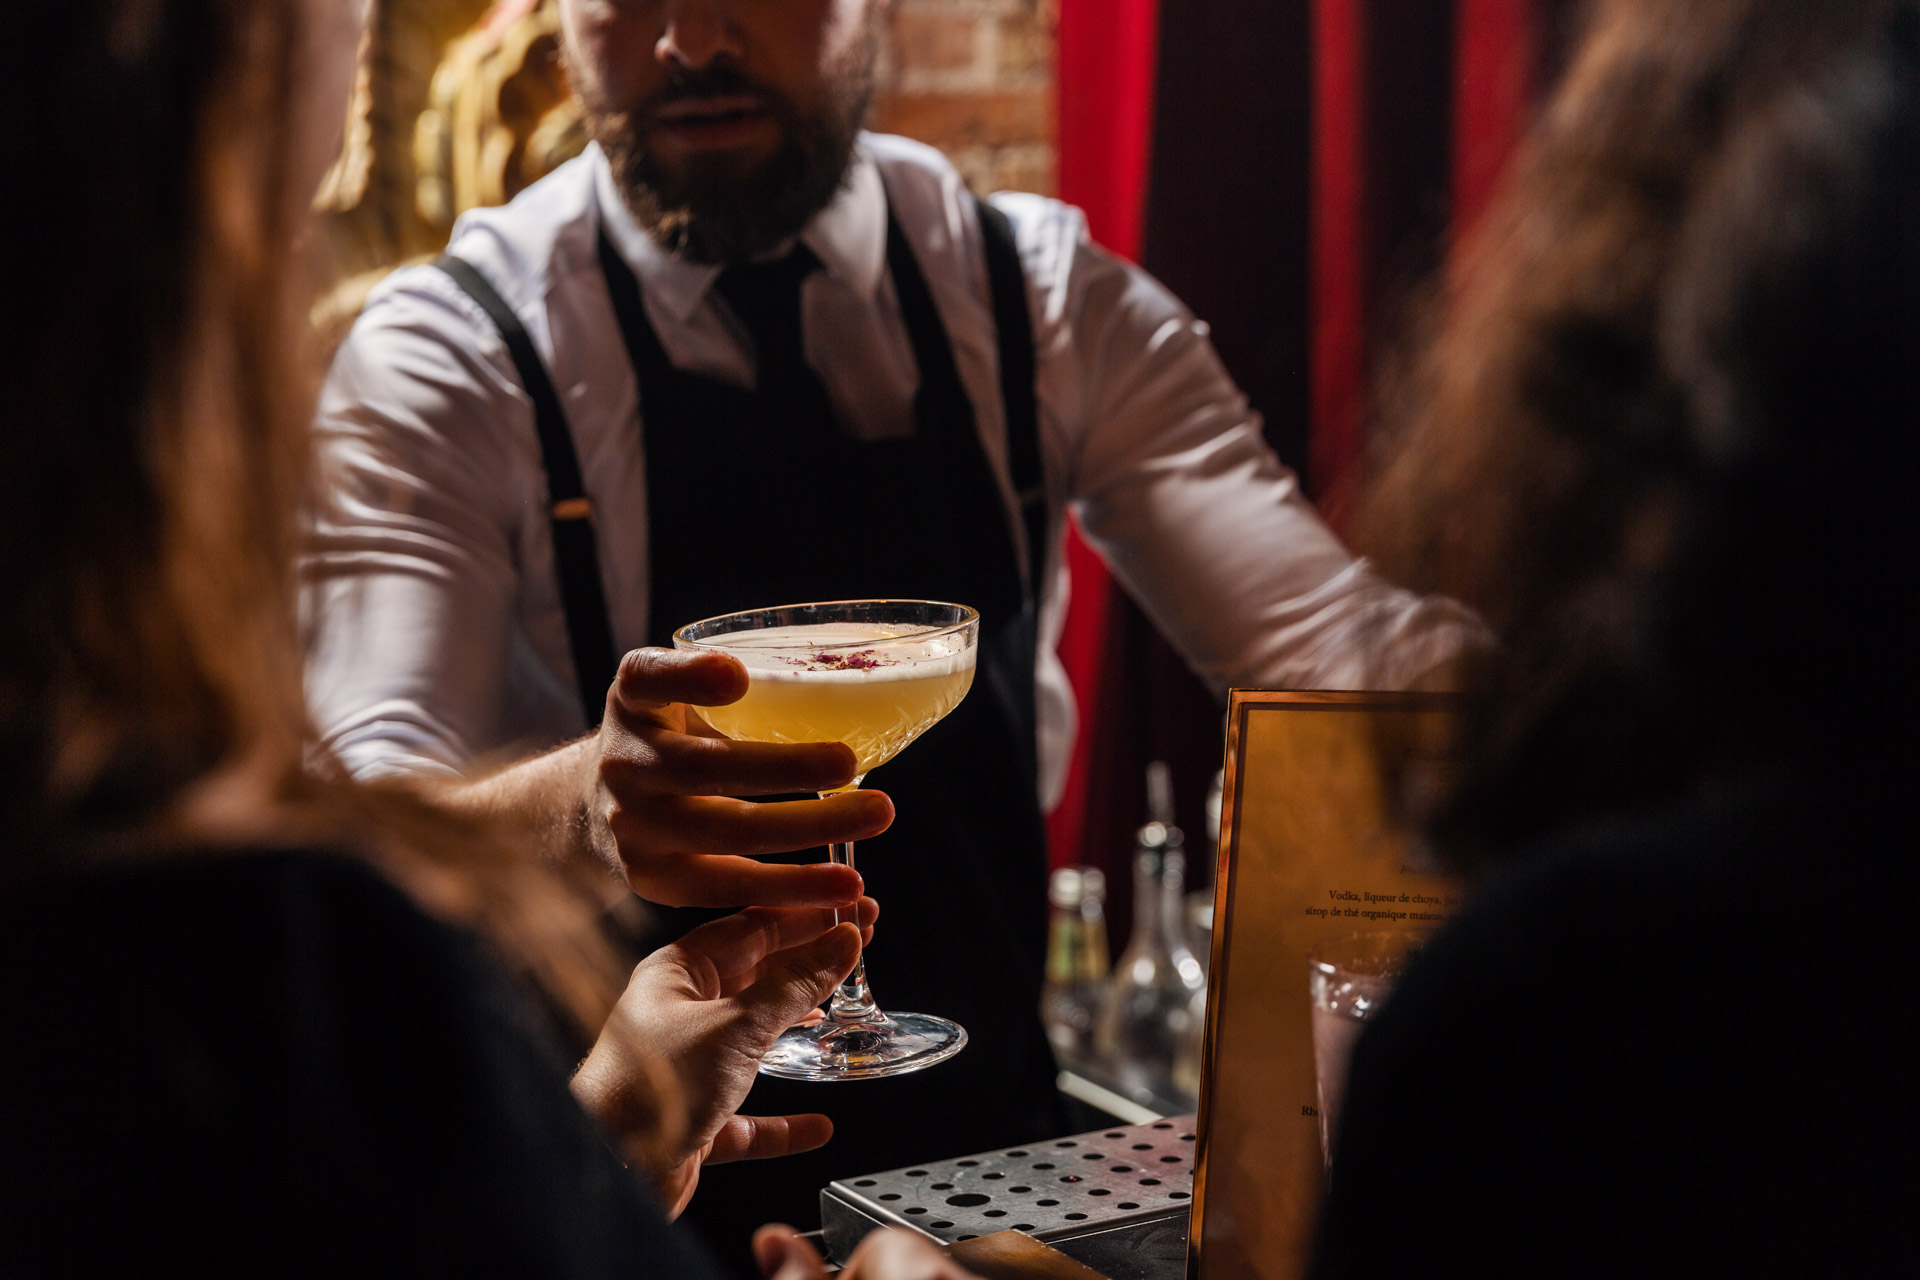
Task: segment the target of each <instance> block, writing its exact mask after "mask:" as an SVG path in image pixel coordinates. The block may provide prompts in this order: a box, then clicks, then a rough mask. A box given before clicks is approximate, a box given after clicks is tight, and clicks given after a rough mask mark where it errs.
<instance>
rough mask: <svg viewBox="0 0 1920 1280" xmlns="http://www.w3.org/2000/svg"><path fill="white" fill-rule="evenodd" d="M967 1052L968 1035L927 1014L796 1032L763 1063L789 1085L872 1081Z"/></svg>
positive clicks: (790, 1031) (767, 1073)
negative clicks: (828, 1081) (815, 1082)
mask: <svg viewBox="0 0 1920 1280" xmlns="http://www.w3.org/2000/svg"><path fill="white" fill-rule="evenodd" d="M966 1047H967V1029H966V1028H965V1027H963V1026H961V1025H960V1024H959V1023H957V1022H949V1021H947V1020H946V1019H945V1018H936V1017H934V1016H933V1015H931V1014H926V1013H883V1014H881V1015H880V1016H879V1018H878V1019H876V1020H874V1021H870V1022H855V1023H839V1024H836V1023H833V1022H820V1023H816V1024H814V1025H813V1026H810V1027H792V1028H789V1029H788V1031H787V1032H786V1034H784V1035H782V1036H781V1037H780V1038H779V1039H778V1040H776V1041H775V1042H774V1045H773V1048H772V1049H769V1050H768V1051H767V1056H766V1057H764V1058H762V1059H761V1060H760V1074H761V1075H764V1076H779V1077H781V1078H782V1079H785V1080H872V1079H875V1078H877V1077H879V1076H903V1075H906V1074H907V1073H908V1072H910V1071H920V1070H924V1069H925V1068H927V1067H931V1066H932V1065H934V1064H935V1063H936V1062H945V1061H946V1060H947V1059H948V1058H951V1057H952V1056H953V1055H954V1054H956V1053H958V1052H960V1051H961V1050H962V1049H964V1048H966Z"/></svg>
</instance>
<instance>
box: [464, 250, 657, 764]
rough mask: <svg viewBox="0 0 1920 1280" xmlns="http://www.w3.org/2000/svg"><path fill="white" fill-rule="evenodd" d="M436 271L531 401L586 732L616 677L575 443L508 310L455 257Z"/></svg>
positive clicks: (524, 334)
mask: <svg viewBox="0 0 1920 1280" xmlns="http://www.w3.org/2000/svg"><path fill="white" fill-rule="evenodd" d="M433 265H434V266H436V267H438V268H440V270H442V271H444V272H446V274H447V275H448V276H449V277H451V278H452V280H453V282H454V283H455V284H457V285H459V286H460V289H461V291H462V292H464V293H465V294H466V295H467V296H468V297H470V298H472V299H473V300H474V301H475V302H477V303H479V304H480V309H481V310H482V311H485V312H486V313H487V315H488V317H489V318H490V319H492V321H493V324H494V327H495V328H496V329H498V330H499V331H500V340H501V341H502V342H504V343H506V346H507V354H508V355H510V356H512V357H513V367H514V368H515V369H517V370H519V373H520V384H521V386H522V387H523V388H524V389H525V391H526V393H527V398H528V399H530V400H532V401H533V427H534V431H535V433H536V434H537V435H538V436H539V437H540V462H541V465H542V466H543V467H544V468H545V469H546V473H547V498H548V501H550V502H551V503H552V504H553V505H552V508H551V511H550V517H551V520H552V527H553V567H554V571H555V575H556V577H557V578H558V579H559V583H560V608H561V611H562V612H563V613H564V614H565V615H566V620H567V643H568V646H569V647H570V648H571V649H572V651H573V672H574V682H575V685H576V687H577V688H578V690H579V694H580V711H581V714H582V715H584V716H585V717H586V722H587V728H589V729H591V728H593V727H594V726H596V725H598V724H599V723H600V718H601V716H602V715H603V714H604V713H605V711H606V705H607V687H608V686H609V685H610V684H612V683H613V678H614V676H615V675H616V674H617V673H618V670H619V660H618V658H617V657H616V656H615V654H614V651H613V628H612V625H611V624H610V623H609V622H608V619H607V599H606V595H605V591H604V588H603V587H602V586H601V583H600V554H599V551H598V549H597V548H596V547H595V545H594V538H593V504H592V502H590V501H589V500H588V498H587V491H586V487H585V486H584V485H583V484H582V483H581V481H580V460H579V458H578V457H576V456H575V454H574V451H573V435H572V433H571V432H570V431H569V430H568V429H567V417H566V414H565V412H564V411H562V409H561V408H560V397H559V396H558V395H556V394H555V393H554V389H553V380H552V379H551V378H549V377H548V376H547V368H546V366H545V365H544V364H542V363H541V361H540V353H539V352H537V351H535V350H534V347H533V340H532V339H531V338H529V337H528V336H527V330H526V326H524V325H522V324H521V323H520V319H519V317H518V316H516V315H514V314H513V308H512V307H509V306H508V305H507V302H506V299H504V298H502V297H501V296H500V294H499V292H498V291H497V290H495V289H494V287H493V286H492V285H491V284H489V283H488V282H487V278H486V277H485V276H483V275H481V274H480V273H479V272H478V271H476V270H475V269H474V267H473V265H472V264H471V263H469V262H466V261H464V260H463V259H460V258H456V257H454V256H453V255H452V254H442V255H440V256H439V257H438V258H436V259H434V262H433Z"/></svg>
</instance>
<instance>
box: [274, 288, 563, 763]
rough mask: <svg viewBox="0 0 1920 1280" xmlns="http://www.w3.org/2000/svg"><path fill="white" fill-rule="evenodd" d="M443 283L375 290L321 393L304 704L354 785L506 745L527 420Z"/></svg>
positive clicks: (495, 351) (528, 473)
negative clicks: (502, 728)
mask: <svg viewBox="0 0 1920 1280" xmlns="http://www.w3.org/2000/svg"><path fill="white" fill-rule="evenodd" d="M437 274H438V273H435V272H431V271H430V270H428V269H417V270H413V271H408V272H404V273H402V274H401V275H400V276H398V277H396V278H394V279H393V280H390V281H389V282H388V283H387V284H386V285H384V286H382V288H381V289H380V290H378V291H376V292H375V294H374V295H373V297H372V299H371V300H370V301H369V304H368V307H367V309H366V311H365V313H364V314H363V315H362V316H361V318H360V320H359V321H358V323H357V324H356V325H355V327H354V329H353V331H352V333H351V334H350V335H349V336H348V338H347V340H346V342H345V343H344V345H343V346H342V348H341V350H340V352H339V354H338V355H337V356H336V358H335V360H334V363H333V366H332V369H331V371H330V373H329V375H328V377H327V380H326V384H325V387H324V390H323V392H322V396H321V401H320V406H319V411H318V416H317V430H316V449H317V459H316V469H317V473H318V481H319V483H318V485H317V489H318V492H319V494H320V496H319V498H318V499H317V504H316V508H315V510H314V512H313V513H312V516H311V528H310V530H309V536H308V540H307V546H306V550H305V554H304V557H303V562H302V575H301V576H302V584H301V585H302V613H303V627H304V630H305V633H306V641H307V654H308V660H307V685H308V687H307V694H308V704H309V707H310V709H311V711H312V714H313V716H314V719H315V722H316V728H317V730H318V733H319V739H320V745H321V748H322V750H325V751H330V752H331V753H333V754H334V755H335V756H337V757H338V758H339V759H340V760H341V762H342V763H343V764H344V765H345V766H346V768H347V769H348V770H349V771H350V772H352V773H354V774H355V775H357V776H361V777H369V776H376V775H379V774H385V773H397V772H406V773H420V772H434V771H450V770H454V769H457V768H459V767H461V766H462V765H464V764H466V763H467V762H469V761H470V760H471V759H472V757H473V756H474V755H475V754H477V753H478V752H479V751H480V750H483V749H485V748H486V747H487V746H488V745H490V744H494V743H496V742H498V740H499V738H500V721H501V717H502V714H503V705H502V704H503V698H504V696H505V693H504V690H505V687H506V683H507V681H506V672H507V667H508V664H509V662H510V645H511V631H512V627H513V621H512V619H513V611H514V605H515V595H516V592H517V590H518V586H517V582H518V575H517V573H516V571H515V564H516V559H517V557H518V555H519V548H518V545H517V544H518V542H519V528H520V525H521V523H522V520H523V518H524V514H525V512H526V510H527V509H528V504H531V503H535V502H537V501H538V500H539V495H538V494H537V493H536V492H534V491H533V487H532V485H531V484H530V481H533V480H537V477H538V470H537V457H536V456H531V455H530V454H529V449H530V448H531V447H532V445H531V442H532V441H533V439H534V436H533V431H532V425H531V424H532V410H531V407H530V405H529V403H528V401H527V399H526V397H525V395H524V393H523V392H522V391H521V390H520V387H519V385H518V383H517V381H515V379H514V377H513V375H512V372H511V364H510V363H509V361H508V357H507V355H506V352H505V350H504V347H503V346H502V345H501V344H500V343H499V342H498V340H497V338H496V337H495V336H494V335H493V334H492V333H491V331H490V330H487V329H485V328H483V327H482V326H484V325H486V323H487V322H486V320H485V318H484V316H482V315H481V314H480V313H479V312H478V309H477V308H472V307H471V306H470V304H468V303H467V301H466V300H465V299H464V298H463V297H460V296H458V295H455V294H453V293H452V285H451V283H450V282H449V283H447V284H446V285H444V286H442V285H440V284H439V283H438V282H437V281H436V279H435V278H434V277H435V276H437Z"/></svg>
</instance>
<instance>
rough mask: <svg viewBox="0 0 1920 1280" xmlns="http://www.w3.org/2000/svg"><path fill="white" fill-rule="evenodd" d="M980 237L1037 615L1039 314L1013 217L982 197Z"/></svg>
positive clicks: (1042, 487)
mask: <svg viewBox="0 0 1920 1280" xmlns="http://www.w3.org/2000/svg"><path fill="white" fill-rule="evenodd" d="M974 207H975V208H977V209H978V210H979V211H980V235H981V240H982V242H983V243H984V244H985V246H986V251H987V287H988V290H989V292H990V293H991V294H992V295H993V327H994V332H995V333H996V334H997V335H998V339H999V345H1000V401H1001V403H1002V404H1003V405H1005V406H1006V415H1007V467H1008V471H1009V472H1010V474H1011V478H1012V480H1013V492H1014V497H1015V500H1016V501H1017V502H1018V503H1019V504H1020V522H1021V524H1022V525H1023V526H1024V527H1025V529H1026V534H1027V559H1028V562H1029V563H1028V567H1027V592H1028V595H1029V597H1030V598H1031V599H1032V601H1033V603H1034V609H1035V614H1036V616H1037V615H1038V611H1039V602H1040V598H1041V596H1042V595H1043V594H1044V592H1045V588H1046V583H1045V582H1044V581H1042V577H1041V575H1043V574H1044V573H1045V572H1046V561H1047V490H1046V481H1045V478H1044V474H1043V472H1042V471H1041V467H1040V405H1039V399H1038V393H1037V391H1036V388H1035V385H1034V378H1035V369H1034V361H1035V357H1034V347H1033V315H1032V313H1031V312H1030V311H1028V309H1027V275H1026V272H1025V270H1023V269H1022V268H1021V266H1020V246H1019V244H1018V243H1017V242H1016V241H1015V240H1014V238H1013V226H1012V224H1011V223H1009V222H1008V221H1007V215H1006V214H1004V213H1001V212H1000V211H999V210H998V209H996V208H994V207H993V206H992V205H990V204H988V203H987V202H986V201H985V200H982V199H980V198H979V197H978V196H976V197H974Z"/></svg>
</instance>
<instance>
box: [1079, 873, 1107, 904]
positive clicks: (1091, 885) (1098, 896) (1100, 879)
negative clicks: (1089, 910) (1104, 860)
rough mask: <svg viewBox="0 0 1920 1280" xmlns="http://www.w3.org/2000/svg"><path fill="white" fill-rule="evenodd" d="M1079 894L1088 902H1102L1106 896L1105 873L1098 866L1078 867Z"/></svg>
mask: <svg viewBox="0 0 1920 1280" xmlns="http://www.w3.org/2000/svg"><path fill="white" fill-rule="evenodd" d="M1080 896H1081V898H1082V899H1083V900H1085V901H1089V902H1104V901H1105V900H1106V896H1107V873H1106V872H1104V871H1102V870H1101V869H1100V868H1098V867H1082V868H1080Z"/></svg>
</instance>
